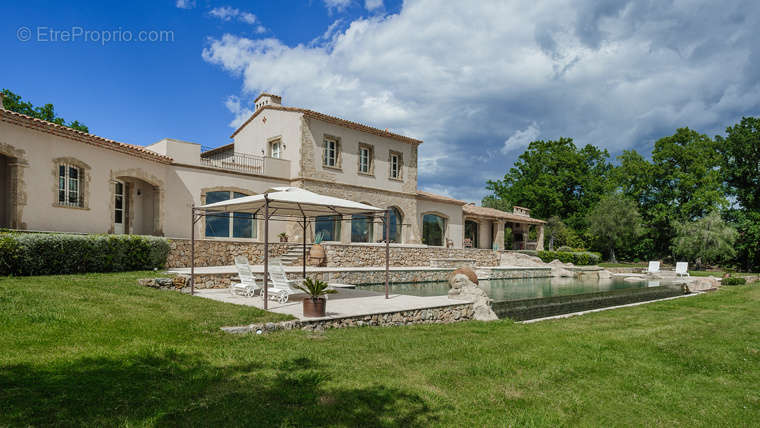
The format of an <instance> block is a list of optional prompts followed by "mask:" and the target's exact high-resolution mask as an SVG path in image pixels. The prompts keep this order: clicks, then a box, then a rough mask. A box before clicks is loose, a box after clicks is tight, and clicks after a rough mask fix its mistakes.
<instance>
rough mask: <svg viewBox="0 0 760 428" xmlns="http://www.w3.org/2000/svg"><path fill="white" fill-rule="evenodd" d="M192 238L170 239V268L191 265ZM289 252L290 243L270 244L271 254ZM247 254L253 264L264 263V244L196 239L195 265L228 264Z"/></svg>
mask: <svg viewBox="0 0 760 428" xmlns="http://www.w3.org/2000/svg"><path fill="white" fill-rule="evenodd" d="M190 244H191V243H190V240H189V239H171V240H170V241H169V257H168V258H167V259H166V266H167V267H168V268H182V267H189V266H190V264H191V262H190ZM287 252H288V244H286V243H279V242H273V243H270V244H269V256H270V257H279V256H281V255H283V254H285V253H287ZM240 255H242V256H246V257H247V258H248V263H250V264H252V265H257V264H263V263H264V244H262V243H260V242H249V241H232V240H215V239H196V240H195V266H227V265H231V264H234V263H235V256H240Z"/></svg>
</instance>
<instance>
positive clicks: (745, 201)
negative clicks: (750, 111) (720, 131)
mask: <svg viewBox="0 0 760 428" xmlns="http://www.w3.org/2000/svg"><path fill="white" fill-rule="evenodd" d="M715 139H716V141H717V146H718V149H719V150H720V151H721V153H722V154H723V169H722V172H723V176H724V178H725V180H726V182H727V183H728V185H729V186H730V187H731V190H732V193H733V194H734V195H736V197H737V199H738V201H739V203H740V204H741V205H742V206H743V207H744V208H746V209H750V210H753V211H755V212H760V118H757V117H743V118H742V121H741V122H740V123H738V124H736V125H734V126H729V127H728V128H727V129H726V138H723V137H720V136H718V137H716V138H715Z"/></svg>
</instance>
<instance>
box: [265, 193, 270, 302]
mask: <svg viewBox="0 0 760 428" xmlns="http://www.w3.org/2000/svg"><path fill="white" fill-rule="evenodd" d="M268 281H269V198H267V195H266V193H265V194H264V310H267V309H269V291H268V290H269V283H268Z"/></svg>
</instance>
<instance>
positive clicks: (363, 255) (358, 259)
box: [323, 244, 501, 266]
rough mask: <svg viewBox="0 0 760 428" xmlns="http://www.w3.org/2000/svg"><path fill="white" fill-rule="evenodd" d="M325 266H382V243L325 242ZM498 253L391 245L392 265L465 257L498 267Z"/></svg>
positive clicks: (423, 264)
mask: <svg viewBox="0 0 760 428" xmlns="http://www.w3.org/2000/svg"><path fill="white" fill-rule="evenodd" d="M323 246H324V247H325V253H326V254H327V266H385V245H383V244H374V245H341V244H324V245H323ZM500 257H501V253H500V252H499V251H494V250H486V249H475V248H467V249H464V248H442V247H427V246H398V245H391V248H390V264H391V266H430V265H431V260H432V259H468V260H472V261H473V262H474V264H475V266H498V265H499V260H500Z"/></svg>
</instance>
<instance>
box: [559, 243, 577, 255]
mask: <svg viewBox="0 0 760 428" xmlns="http://www.w3.org/2000/svg"><path fill="white" fill-rule="evenodd" d="M557 251H558V252H562V253H572V252H573V251H574V250H573V247H570V246H567V245H563V246H561V247H559V248H557Z"/></svg>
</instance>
